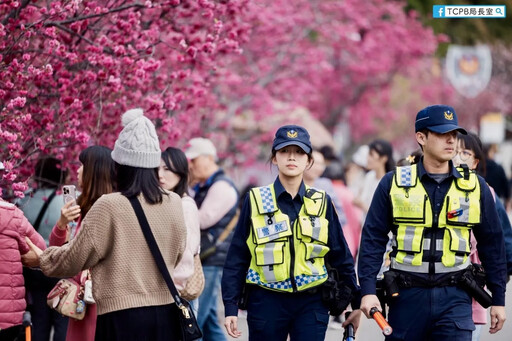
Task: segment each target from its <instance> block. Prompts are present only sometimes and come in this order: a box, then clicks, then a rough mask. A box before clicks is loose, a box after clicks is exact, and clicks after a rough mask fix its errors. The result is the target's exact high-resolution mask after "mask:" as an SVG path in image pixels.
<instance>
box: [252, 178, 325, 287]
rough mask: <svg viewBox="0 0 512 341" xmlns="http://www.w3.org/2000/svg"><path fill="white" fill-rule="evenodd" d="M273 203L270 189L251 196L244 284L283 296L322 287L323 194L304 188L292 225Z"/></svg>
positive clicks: (254, 189)
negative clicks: (247, 255)
mask: <svg viewBox="0 0 512 341" xmlns="http://www.w3.org/2000/svg"><path fill="white" fill-rule="evenodd" d="M276 199H277V198H276V194H275V191H274V185H273V184H272V185H269V186H264V187H257V188H253V189H252V190H251V192H250V202H251V225H252V226H251V230H250V233H249V238H247V245H248V247H249V250H250V252H251V263H250V266H249V271H248V273H247V277H246V282H247V283H251V284H257V285H259V286H262V287H264V288H268V289H272V290H276V291H284V292H295V291H303V290H306V289H310V288H312V287H315V286H317V285H320V284H322V283H323V282H325V281H326V280H327V269H326V267H325V260H324V257H325V255H326V254H327V252H328V251H329V247H328V246H327V240H328V232H329V229H328V227H329V222H328V221H327V219H325V213H326V206H327V198H326V194H325V192H324V191H319V190H316V189H313V188H309V187H308V186H306V195H305V196H304V197H303V201H304V203H303V205H302V207H301V209H300V212H299V215H298V218H297V219H296V220H295V221H294V222H292V223H293V226H292V225H291V224H290V218H289V217H288V215H286V214H284V213H283V212H282V211H281V210H280V209H279V207H278V206H277V200H276Z"/></svg>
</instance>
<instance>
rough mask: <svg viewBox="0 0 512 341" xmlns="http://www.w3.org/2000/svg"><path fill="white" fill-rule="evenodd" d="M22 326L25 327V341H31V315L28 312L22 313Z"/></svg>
mask: <svg viewBox="0 0 512 341" xmlns="http://www.w3.org/2000/svg"><path fill="white" fill-rule="evenodd" d="M22 325H23V327H25V341H32V330H31V326H32V315H31V314H30V311H28V310H27V311H25V312H24V313H23V322H22Z"/></svg>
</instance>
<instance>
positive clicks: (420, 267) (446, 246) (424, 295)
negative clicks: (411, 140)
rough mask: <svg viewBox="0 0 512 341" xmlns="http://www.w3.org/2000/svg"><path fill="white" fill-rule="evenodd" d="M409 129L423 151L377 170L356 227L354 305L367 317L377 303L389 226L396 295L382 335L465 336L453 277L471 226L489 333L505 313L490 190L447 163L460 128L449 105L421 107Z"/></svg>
mask: <svg viewBox="0 0 512 341" xmlns="http://www.w3.org/2000/svg"><path fill="white" fill-rule="evenodd" d="M415 130H416V141H417V142H418V144H419V145H420V147H421V148H422V150H423V154H424V156H423V158H422V159H421V161H420V162H419V163H418V164H417V165H413V166H407V167H399V168H397V170H396V171H394V172H390V173H388V174H386V176H384V178H383V179H382V180H381V182H380V183H379V186H378V188H377V190H376V192H375V195H374V197H373V200H372V203H371V206H370V211H369V212H368V216H367V218H366V222H365V225H364V228H363V234H362V240H361V248H360V250H361V251H360V255H359V280H360V284H361V291H362V295H363V299H362V302H361V310H362V311H363V312H364V313H365V315H366V316H367V317H369V312H370V310H371V308H372V307H377V308H378V309H379V310H381V306H380V303H379V300H378V299H377V296H376V295H375V292H376V275H377V273H378V271H379V269H380V267H381V263H382V255H383V253H384V251H385V249H386V243H387V241H388V233H389V232H390V231H392V232H393V250H392V252H391V254H390V259H391V265H390V268H391V270H390V273H389V274H393V275H395V277H396V278H397V283H396V284H397V285H398V287H399V295H398V296H397V297H394V298H390V299H388V300H389V323H390V325H391V326H392V327H393V334H392V335H391V336H388V337H387V338H386V340H414V341H418V340H471V331H472V330H473V329H474V328H475V327H474V324H473V321H472V315H471V297H470V295H469V294H468V293H467V292H466V291H464V290H463V289H462V288H461V286H460V278H461V274H462V273H464V272H465V269H466V268H468V266H470V264H471V263H470V262H469V257H468V256H469V252H470V247H471V245H470V231H473V233H474V235H475V237H476V239H477V241H478V251H479V256H480V259H481V261H482V264H483V266H484V268H485V270H486V272H487V287H488V288H489V289H490V291H491V292H492V296H493V297H492V307H491V311H490V315H491V328H490V333H496V332H498V331H499V330H500V329H501V328H502V326H503V323H504V321H505V308H504V305H505V286H506V263H505V250H504V246H503V235H502V231H501V228H500V223H499V220H498V217H497V214H496V209H495V207H494V200H493V197H492V194H491V192H490V190H489V187H488V186H487V184H486V183H485V181H484V180H483V179H482V178H481V177H479V176H478V177H477V176H476V174H474V173H471V172H469V171H467V170H466V171H460V170H457V169H456V168H454V166H453V163H452V161H451V159H452V157H453V155H454V153H455V142H456V134H457V131H459V132H461V133H463V134H467V132H466V131H465V130H464V129H462V128H461V127H459V126H458V122H457V116H456V114H455V111H454V110H453V108H452V107H449V106H445V105H433V106H429V107H427V108H424V109H423V110H421V111H420V112H418V114H417V116H416V123H415Z"/></svg>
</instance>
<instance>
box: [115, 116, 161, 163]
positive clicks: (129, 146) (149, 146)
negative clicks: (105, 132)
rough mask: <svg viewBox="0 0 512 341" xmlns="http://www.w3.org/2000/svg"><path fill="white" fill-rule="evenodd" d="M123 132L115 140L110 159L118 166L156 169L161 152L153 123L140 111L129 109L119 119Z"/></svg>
mask: <svg viewBox="0 0 512 341" xmlns="http://www.w3.org/2000/svg"><path fill="white" fill-rule="evenodd" d="M121 122H122V124H123V127H124V128H123V130H122V131H121V133H120V134H119V137H118V138H117V140H116V144H115V146H114V150H113V151H112V159H113V160H114V161H115V162H117V163H119V164H120V165H125V166H131V167H139V168H157V167H158V166H160V158H161V155H162V152H161V150H160V142H159V141H158V136H157V134H156V130H155V126H154V125H153V123H152V122H151V121H150V120H149V119H148V118H147V117H145V116H144V112H143V111H142V109H131V110H128V111H127V112H125V113H124V114H123V117H122V119H121Z"/></svg>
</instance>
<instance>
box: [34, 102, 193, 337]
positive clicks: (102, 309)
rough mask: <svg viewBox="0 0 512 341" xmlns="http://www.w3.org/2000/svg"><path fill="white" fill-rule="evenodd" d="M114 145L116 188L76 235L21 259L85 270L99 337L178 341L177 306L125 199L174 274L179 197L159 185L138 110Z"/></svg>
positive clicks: (181, 238) (49, 269)
mask: <svg viewBox="0 0 512 341" xmlns="http://www.w3.org/2000/svg"><path fill="white" fill-rule="evenodd" d="M122 123H123V126H124V128H123V130H122V131H121V133H120V134H119V137H118V139H117V140H116V142H115V146H114V150H113V151H112V159H113V160H114V161H115V163H116V173H117V174H116V180H117V181H116V182H117V189H118V191H119V192H117V193H112V194H107V195H103V196H102V197H101V198H99V199H98V200H97V201H96V202H95V203H94V205H93V206H92V207H91V209H90V210H89V212H88V213H87V216H86V217H85V218H84V220H83V221H82V227H81V230H80V232H79V233H78V234H77V236H76V237H75V238H74V239H73V240H72V241H71V242H70V243H69V244H66V245H64V246H62V247H50V248H48V249H47V250H46V251H44V252H41V251H40V250H38V249H37V247H33V250H34V252H33V254H35V255H38V256H39V257H34V256H30V257H25V263H26V265H28V266H40V267H41V270H42V271H43V272H44V273H45V274H46V275H48V276H53V277H71V276H74V275H76V274H77V273H79V272H80V271H81V270H84V269H90V270H91V275H92V278H94V286H93V296H94V299H95V301H96V305H97V310H98V320H97V326H96V338H95V339H96V340H178V339H179V334H180V326H179V321H178V316H177V313H178V312H177V309H176V305H174V304H171V303H173V298H172V297H171V294H170V292H169V289H168V287H167V285H166V284H165V281H164V279H163V277H162V275H161V274H160V271H159V270H158V268H157V266H156V263H155V261H154V259H153V256H152V254H151V251H150V249H149V247H148V245H147V243H146V240H145V238H144V235H143V233H142V229H141V226H140V224H139V222H138V219H137V217H136V215H135V211H134V210H133V208H132V206H131V204H130V202H129V200H128V197H137V199H138V200H139V202H140V204H141V205H142V208H143V211H144V213H145V215H146V217H147V220H148V222H149V225H150V227H151V230H152V232H153V234H154V236H155V239H156V241H157V243H158V247H159V249H160V251H161V253H162V255H163V256H164V260H165V263H166V265H167V268H168V269H169V272H170V274H171V276H172V274H173V272H174V268H175V266H176V264H178V262H179V261H180V259H181V257H182V254H183V252H184V250H185V241H186V234H187V232H186V227H185V223H184V219H183V209H182V205H181V198H180V197H179V196H178V195H177V194H175V193H168V192H164V190H163V189H162V188H161V187H160V185H159V180H158V167H159V165H160V156H161V151H160V145H159V141H158V137H157V134H156V131H155V127H154V125H153V123H151V121H150V120H149V119H147V118H146V117H144V115H143V112H142V110H141V109H133V110H129V111H127V112H126V113H125V114H124V115H123V117H122Z"/></svg>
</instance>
